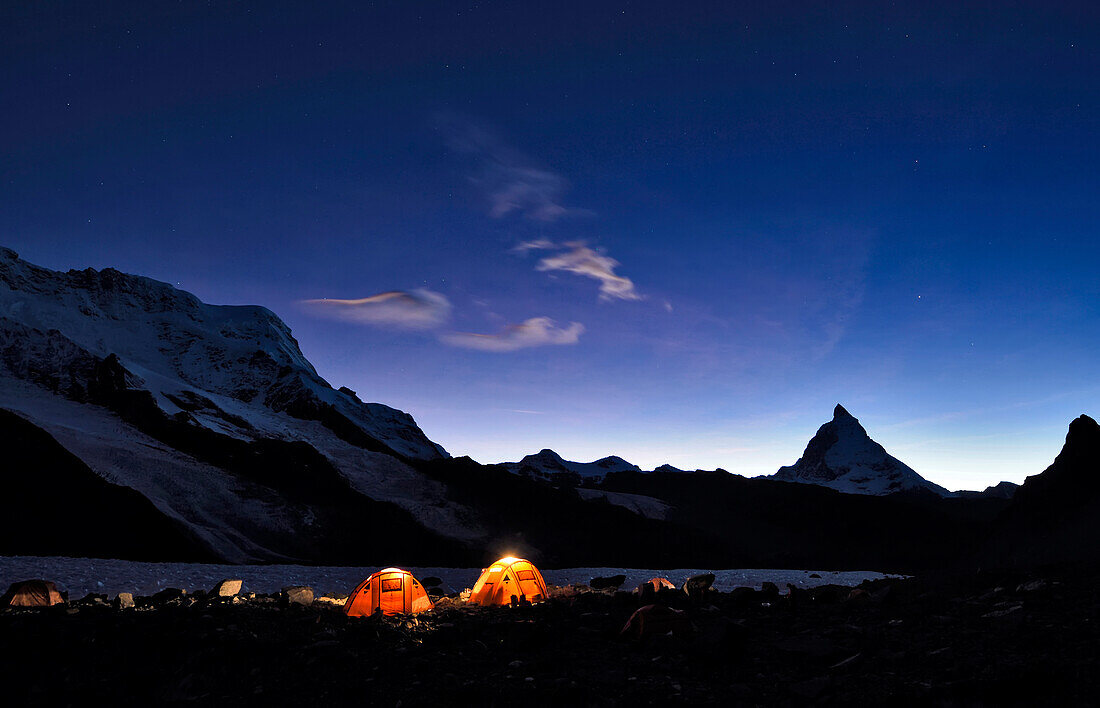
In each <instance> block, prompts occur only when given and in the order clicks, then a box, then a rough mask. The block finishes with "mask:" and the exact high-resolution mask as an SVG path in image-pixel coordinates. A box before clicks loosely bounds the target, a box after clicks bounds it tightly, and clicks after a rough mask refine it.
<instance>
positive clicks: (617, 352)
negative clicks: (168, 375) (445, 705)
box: [0, 2, 1100, 488]
mask: <svg viewBox="0 0 1100 708" xmlns="http://www.w3.org/2000/svg"><path fill="white" fill-rule="evenodd" d="M153 4H154V5H158V3H153ZM25 5H26V7H25V8H22V9H16V10H14V11H13V10H11V9H8V10H5V11H4V12H5V13H7V14H5V16H4V17H2V18H0V19H2V23H0V27H2V28H3V29H2V30H0V31H2V32H3V37H2V41H0V71H2V74H0V87H2V88H0V91H2V93H0V105H2V106H3V111H0V145H2V147H0V184H2V185H3V188H2V189H0V243H2V244H4V245H7V246H9V247H12V248H14V249H16V250H17V251H19V252H20V253H21V254H22V255H23V256H24V257H26V258H28V259H29V260H31V261H34V262H37V263H40V264H42V265H46V266H50V267H53V268H69V267H77V268H79V267H86V266H89V265H90V266H95V267H106V266H114V267H117V268H119V269H121V270H125V271H129V272H135V273H142V274H146V275H150V276H153V277H156V278H158V279H161V280H165V281H168V282H171V283H174V284H178V285H179V287H182V288H184V289H186V290H189V291H191V292H194V293H196V294H197V295H199V296H200V297H202V298H203V299H204V300H206V301H208V302H215V303H259V304H263V305H266V306H268V307H270V308H271V309H272V310H274V311H275V312H276V313H278V314H279V315H280V316H282V317H283V318H284V319H285V320H286V321H287V322H288V323H289V324H290V326H291V327H292V328H293V330H294V332H295V335H296V336H297V337H298V339H299V341H300V343H301V345H302V348H303V350H304V351H305V353H306V355H307V356H308V357H309V358H310V359H311V360H312V361H313V362H314V363H315V365H316V366H317V368H318V370H319V372H320V373H321V374H322V375H323V376H325V377H326V378H327V379H328V380H329V381H330V382H331V383H332V384H333V385H335V386H339V385H347V386H350V387H351V388H353V389H356V390H357V391H359V393H360V395H361V396H362V397H363V398H364V399H366V400H377V401H381V402H385V403H388V404H391V405H394V406H397V407H399V408H402V409H404V410H407V411H410V412H411V413H413V414H414V415H415V416H416V418H417V420H418V421H419V422H420V423H421V425H422V427H424V429H425V431H426V432H427V433H428V435H429V436H430V437H432V438H433V439H435V440H437V441H438V442H440V443H442V444H443V445H444V446H445V447H447V448H448V449H449V450H450V451H451V452H452V453H454V454H469V455H471V456H473V457H474V458H475V459H478V460H480V461H483V462H494V461H499V460H505V459H518V458H519V457H520V456H522V455H523V454H526V453H528V452H533V451H536V450H538V449H540V448H542V447H552V448H554V449H556V450H557V451H559V452H560V453H562V454H563V455H564V456H566V457H568V458H571V459H582V460H588V459H594V458H596V457H600V456H603V455H606V454H612V453H614V454H619V455H621V456H623V457H625V458H627V459H629V460H631V461H633V462H636V463H638V464H641V465H642V466H645V467H652V466H654V465H657V464H660V463H664V462H670V463H672V464H675V465H677V466H680V467H687V468H695V467H707V468H713V467H715V466H721V467H724V468H726V469H729V470H731V471H735V472H738V473H741V474H746V475H756V474H763V473H771V472H773V471H774V470H775V469H776V468H777V467H778V466H779V465H781V464H789V463H791V462H793V461H794V460H795V459H797V457H798V456H799V455H800V454H801V452H802V448H803V446H804V445H805V442H806V440H807V439H808V438H809V437H810V436H811V435H812V434H813V432H814V431H815V430H816V428H817V426H818V425H819V424H820V423H822V422H824V421H825V420H827V419H828V418H829V416H830V415H831V411H832V406H833V404H835V403H836V402H838V401H839V402H842V403H844V405H845V406H846V407H847V408H848V409H849V410H850V411H851V412H852V413H853V414H854V415H856V416H857V417H859V418H860V419H861V420H862V421H863V423H864V424H865V426H866V427H867V428H868V429H869V431H870V432H871V434H872V436H873V437H875V438H876V439H877V440H879V441H880V442H882V443H883V444H884V445H885V446H886V448H887V449H888V450H889V451H891V452H892V453H894V454H895V455H896V456H898V457H899V458H901V459H902V460H903V461H905V462H907V463H909V464H910V465H911V466H912V467H914V468H915V469H916V470H917V471H918V472H920V473H921V474H923V475H924V476H926V477H928V478H929V479H932V480H934V481H936V482H939V483H941V484H944V485H946V486H948V487H951V488H959V487H967V488H981V487H983V486H985V485H986V484H991V483H995V482H996V481H998V480H1001V479H1012V480H1015V481H1020V480H1021V479H1022V478H1023V476H1024V475H1026V474H1034V473H1037V472H1039V471H1041V470H1042V469H1043V467H1044V466H1045V465H1046V464H1048V463H1049V462H1050V460H1051V459H1053V456H1054V455H1055V454H1056V453H1057V451H1058V449H1059V447H1060V445H1061V441H1062V438H1063V437H1064V434H1065V429H1066V426H1067V424H1068V423H1069V421H1070V419H1071V418H1073V417H1074V416H1076V415H1078V414H1080V413H1082V412H1088V413H1090V414H1092V415H1094V416H1095V415H1097V414H1098V413H1100V407H1098V406H1097V405H1096V404H1097V401H1098V400H1100V377H1098V374H1100V365H1098V362H1100V357H1098V355H1097V352H1098V350H1100V245H1098V243H1097V239H1096V235H1097V231H1098V226H1100V205H1098V202H1100V200H1098V196H1100V173H1098V165H1100V139H1098V137H1097V135H1098V133H1100V130H1098V129H1100V121H1098V118H1097V116H1098V113H1097V110H1098V107H1100V105H1098V102H1100V90H1098V89H1100V51H1098V47H1097V38H1098V37H1100V10H1097V9H1096V8H1097V6H1096V5H1095V4H1094V3H1085V2H1082V3H1049V2H1036V3H1002V2H990V3H959V2H948V3H907V4H905V5H910V6H911V7H907V6H905V5H902V4H891V5H887V4H885V3H880V2H867V3H838V2H822V3H778V2H767V3H752V4H743V3H740V4H735V3H727V2H723V3H715V4H702V3H698V4H689V5H688V7H680V6H679V3H667V2H662V3H652V4H650V3H616V4H604V3H593V2H577V3H573V2H558V3H552V4H545V5H539V6H536V4H534V3H514V2H513V3H503V2H501V3H492V2H488V3H485V2H483V3H477V4H473V5H468V4H460V3H453V2H446V3H432V4H428V3H412V2H394V3H374V4H371V5H362V6H361V5H360V3H351V2H349V3H327V4H326V3H321V4H317V6H314V4H309V3H297V4H289V3H288V4H286V6H285V7H277V6H275V4H274V3H257V4H256V5H255V6H254V7H249V6H248V5H247V4H236V3H212V4H209V5H204V4H199V3H180V4H176V3H172V4H168V3H163V4H159V5H162V6H163V8H164V9H150V8H149V7H148V6H147V5H148V3H139V4H134V5H132V6H122V5H115V6H113V9H111V10H109V11H108V10H104V9H102V8H97V7H92V6H91V5H89V4H87V3H71V4H66V3H48V2H47V3H26V4H25ZM322 5H323V7H322ZM733 5H741V6H740V7H731V6H733ZM1051 5H1055V7H1051ZM532 243H534V244H536V245H537V246H538V247H528V248H523V247H522V246H521V245H522V244H528V245H530V244H532ZM616 263H617V265H616ZM381 293H398V294H397V295H389V296H386V297H382V298H374V299H368V300H366V301H365V302H360V303H352V304H346V303H345V304H340V303H334V302H309V301H311V300H318V299H322V298H330V299H331V298H338V299H345V300H361V299H365V298H372V297H373V296H376V295H379V294H381ZM543 318H545V319H543ZM523 323H526V325H525V326H520V327H517V326H516V325H521V324H523ZM475 335H490V336H475Z"/></svg>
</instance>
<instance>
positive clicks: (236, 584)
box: [210, 580, 244, 597]
mask: <svg viewBox="0 0 1100 708" xmlns="http://www.w3.org/2000/svg"><path fill="white" fill-rule="evenodd" d="M242 585H244V581H243V580H222V581H221V582H219V583H218V584H217V585H215V586H214V589H213V590H211V591H210V594H211V595H212V596H214V597H232V596H233V595H236V594H237V593H239V592H240V591H241V586H242Z"/></svg>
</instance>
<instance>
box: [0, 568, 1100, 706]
mask: <svg viewBox="0 0 1100 708" xmlns="http://www.w3.org/2000/svg"><path fill="white" fill-rule="evenodd" d="M1097 579H1098V577H1097V576H1096V575H1095V574H1087V575H1082V574H1080V573H1077V574H1067V573H1065V572H1060V573H1054V572H1050V573H1044V574H1038V575H1037V574H1031V575H1026V576H1024V575H1011V576H1009V575H995V574H987V575H979V576H975V577H971V578H968V579H967V580H965V581H958V580H956V581H952V582H933V581H929V580H922V579H910V580H900V581H878V582H875V583H869V584H865V585H863V586H861V587H860V590H859V591H858V592H855V593H854V594H853V593H851V590H850V589H849V588H839V587H836V586H826V587H824V588H822V589H819V590H817V591H814V592H813V593H812V594H811V593H810V592H808V591H807V592H798V593H796V594H795V595H794V597H793V598H792V597H791V596H788V595H786V594H785V593H784V594H782V595H776V594H768V593H762V592H754V591H750V590H745V589H742V590H740V591H738V592H734V593H721V594H720V593H715V592H708V593H707V594H706V596H705V597H704V598H702V599H697V600H691V599H690V598H688V597H687V596H686V595H684V594H683V593H682V592H679V591H677V592H668V593H667V594H665V595H662V596H661V598H660V600H663V601H664V602H665V603H666V604H670V605H674V606H677V607H679V608H681V609H682V610H683V611H684V612H685V617H686V618H688V619H690V627H689V626H687V625H686V623H679V624H680V626H678V627H676V629H677V631H676V632H674V633H673V634H671V635H668V634H658V635H652V636H648V637H645V638H643V639H640V640H638V639H627V638H623V637H621V636H620V630H621V629H622V627H623V625H624V623H626V621H627V619H628V618H629V617H630V615H631V614H632V613H633V612H634V610H635V609H636V608H637V607H638V601H637V599H636V598H635V597H633V596H632V595H630V594H627V593H619V594H614V593H613V591H602V592H592V591H589V590H588V589H587V588H575V589H567V590H564V591H561V592H560V594H557V595H556V596H555V597H554V598H552V599H551V600H550V601H548V602H546V603H543V604H541V605H536V606H526V607H517V608H491V609H481V608H470V607H461V606H453V605H452V606H444V607H439V608H437V609H436V610H434V611H432V612H430V613H426V614H421V615H418V616H416V617H406V618H381V617H376V618H355V619H349V618H347V617H345V616H344V615H343V614H342V613H341V612H340V610H339V608H338V607H335V606H333V605H329V604H322V603H320V602H317V603H314V604H313V605H312V606H302V605H289V606H284V605H285V603H281V602H280V601H279V600H278V599H276V598H274V597H270V598H267V597H258V598H253V599H245V598H238V599H236V600H209V599H205V598H194V597H190V596H188V597H183V598H176V599H164V598H162V599H160V600H158V601H156V602H152V601H149V600H146V601H144V602H143V601H142V599H141V598H139V600H138V607H137V608H136V609H114V608H112V607H110V606H108V605H100V604H96V603H95V602H93V601H90V600H89V601H86V602H85V603H75V604H74V605H71V606H69V607H61V606H59V607H55V608H50V609H45V610H9V611H7V612H5V613H3V614H2V615H0V679H2V684H0V685H2V687H3V688H2V695H3V697H4V700H3V703H4V704H6V705H10V706H22V705H93V704H95V705H112V704H113V705H138V704H140V705H162V704H168V705H209V704H224V705H267V706H271V705H301V706H311V705H313V706H327V705H336V706H343V705H353V704H354V705H382V706H419V705H424V706H445V705H482V706H487V705H517V706H519V705H523V706H531V705H559V706H589V705H594V706H602V705H610V706H618V705H622V706H633V705H655V704H670V703H671V704H679V703H690V704H724V705H804V704H808V703H817V704H826V705H828V704H836V705H883V704H890V705H898V704H903V705H904V704H916V705H944V706H982V705H1028V706H1033V705H1059V706H1067V705H1089V704H1095V703H1098V702H1100V665H1098V661H1097V658H1098V655H1100V632H1098V631H1097V622H1100V595H1098V593H1097V587H1098V585H1097V582H1096V581H1097ZM443 604H444V605H446V604H448V602H447V601H444V603H443ZM143 605H144V606H143Z"/></svg>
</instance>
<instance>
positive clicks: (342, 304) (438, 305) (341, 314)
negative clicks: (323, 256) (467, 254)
mask: <svg viewBox="0 0 1100 708" xmlns="http://www.w3.org/2000/svg"><path fill="white" fill-rule="evenodd" d="M302 304H303V305H305V306H306V307H307V308H308V309H309V310H310V311H311V312H313V313H314V314H316V315H318V316H321V317H328V318H330V319H337V320H343V321H345V322H353V323H355V324H366V325H373V326H378V327H394V328H397V329H412V330H426V329H435V328H437V327H439V326H440V325H442V324H444V323H445V322H446V321H447V320H448V319H449V318H450V316H451V303H450V301H449V300H448V299H447V297H446V296H445V295H442V294H441V293H437V292H433V291H431V290H428V289H426V288H418V289H416V290H411V291H407V292H406V291H401V290H392V291H389V292H384V293H379V294H377V295H371V296H370V297H364V298H358V299H355V300H340V299H334V298H333V299H330V298H321V299H317V300H303V301H302Z"/></svg>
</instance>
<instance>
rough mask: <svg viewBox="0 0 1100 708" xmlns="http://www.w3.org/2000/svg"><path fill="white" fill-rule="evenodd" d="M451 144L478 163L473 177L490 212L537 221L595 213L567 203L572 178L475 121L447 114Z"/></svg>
mask: <svg viewBox="0 0 1100 708" xmlns="http://www.w3.org/2000/svg"><path fill="white" fill-rule="evenodd" d="M439 123H440V126H441V130H442V131H443V132H444V134H445V137H446V140H447V145H448V146H449V147H450V148H451V149H452V150H454V151H455V152H457V153H460V154H463V155H467V156H469V157H470V158H471V159H472V160H473V161H474V162H475V164H476V171H475V174H474V175H472V176H471V177H470V180H471V181H472V182H473V183H474V184H476V185H477V186H478V187H479V188H480V189H481V190H482V191H483V192H484V193H485V196H486V198H487V199H488V201H489V215H490V216H491V217H493V218H494V219H502V218H504V217H506V216H509V215H511V214H519V215H522V216H524V217H526V218H528V219H531V220H533V221H542V222H553V221H557V220H558V219H560V218H562V217H565V216H579V215H587V214H591V212H590V211H588V210H587V209H578V208H575V207H569V206H565V205H564V204H563V198H564V196H565V193H566V192H568V191H569V182H568V180H566V179H565V178H564V177H562V176H561V175H560V174H558V173H556V172H554V171H552V170H548V169H545V168H543V167H539V166H537V165H536V164H535V163H534V161H533V160H531V159H530V158H529V157H527V156H526V155H524V154H523V153H521V152H520V151H518V150H516V149H515V148H513V147H511V146H510V145H508V144H507V143H505V142H504V140H502V139H501V138H500V137H498V136H497V135H495V134H493V133H492V132H490V131H488V130H486V129H485V128H483V127H481V126H479V125H477V124H475V123H474V122H473V121H470V120H467V119H462V118H456V117H453V116H451V117H446V116H445V117H443V118H441V119H440V121H439Z"/></svg>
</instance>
